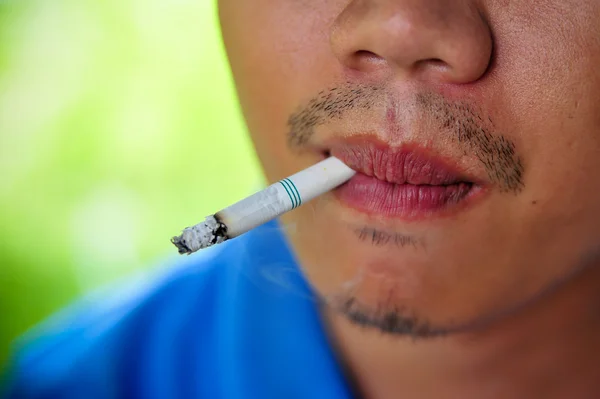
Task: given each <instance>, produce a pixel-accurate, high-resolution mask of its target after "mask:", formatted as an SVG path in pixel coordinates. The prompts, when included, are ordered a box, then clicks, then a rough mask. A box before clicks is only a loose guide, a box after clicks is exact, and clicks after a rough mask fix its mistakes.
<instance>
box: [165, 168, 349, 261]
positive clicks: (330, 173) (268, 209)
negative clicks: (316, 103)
mask: <svg viewBox="0 0 600 399" xmlns="http://www.w3.org/2000/svg"><path fill="white" fill-rule="evenodd" d="M355 173H356V172H355V171H354V170H352V169H350V168H349V167H348V166H346V165H345V164H344V163H343V162H342V161H340V160H339V159H337V158H335V157H329V158H327V159H325V160H323V161H321V162H319V163H317V164H315V165H312V166H310V167H308V168H306V169H304V170H302V171H300V172H298V173H296V174H293V175H291V176H290V177H287V178H285V179H283V180H280V181H278V182H277V183H274V184H271V185H270V186H269V187H267V188H265V189H264V190H262V191H259V192H257V193H255V194H252V195H251V196H249V197H247V198H245V199H243V200H241V201H239V202H236V203H235V204H233V205H231V206H229V207H227V208H225V209H223V210H221V211H219V212H217V213H215V214H214V215H211V216H208V217H206V219H205V220H204V221H203V222H200V223H198V224H197V225H195V226H192V227H187V228H186V229H184V230H183V232H182V234H181V235H179V236H176V237H173V238H172V239H171V242H172V243H173V244H174V245H175V246H176V247H177V249H178V250H179V253H180V254H188V255H189V254H191V253H194V252H196V251H198V250H200V249H203V248H208V247H210V246H212V245H215V244H220V243H222V242H223V241H226V240H228V239H231V238H234V237H237V236H239V235H241V234H244V233H246V232H248V231H250V230H252V229H253V228H255V227H258V226H260V225H262V224H264V223H266V222H268V221H270V220H272V219H275V218H276V217H278V216H280V215H282V214H284V213H286V212H288V211H291V210H292V209H296V208H298V207H299V206H301V205H303V204H305V203H307V202H308V201H310V200H312V199H313V198H315V197H318V196H319V195H322V194H324V193H326V192H328V191H330V190H333V189H334V188H336V187H338V186H339V185H341V184H343V183H344V182H346V181H348V180H349V179H350V178H351V177H352V176H354V174H355Z"/></svg>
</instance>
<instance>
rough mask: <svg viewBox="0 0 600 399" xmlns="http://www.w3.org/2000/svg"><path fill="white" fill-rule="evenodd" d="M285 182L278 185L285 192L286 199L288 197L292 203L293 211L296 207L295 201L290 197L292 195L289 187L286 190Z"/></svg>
mask: <svg viewBox="0 0 600 399" xmlns="http://www.w3.org/2000/svg"><path fill="white" fill-rule="evenodd" d="M286 183H287V182H284V181H283V180H280V181H279V184H281V185H282V186H283V188H284V189H285V192H286V193H287V195H288V197H290V201H291V202H292V209H294V208H295V207H296V201H295V200H294V197H292V194H291V192H290V190H291V187H290V188H289V189H288V186H287V184H286Z"/></svg>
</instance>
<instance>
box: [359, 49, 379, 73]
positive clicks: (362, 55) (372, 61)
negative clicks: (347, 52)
mask: <svg viewBox="0 0 600 399" xmlns="http://www.w3.org/2000/svg"><path fill="white" fill-rule="evenodd" d="M382 63H385V59H383V57H380V56H379V55H377V54H375V53H373V52H372V51H368V50H358V51H356V52H355V53H354V54H353V55H352V66H353V67H355V68H356V69H361V68H364V67H367V66H368V65H371V66H374V65H380V64H382Z"/></svg>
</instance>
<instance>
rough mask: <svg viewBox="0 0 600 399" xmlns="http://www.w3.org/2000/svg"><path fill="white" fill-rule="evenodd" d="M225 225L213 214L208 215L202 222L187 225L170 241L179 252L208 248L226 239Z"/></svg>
mask: <svg viewBox="0 0 600 399" xmlns="http://www.w3.org/2000/svg"><path fill="white" fill-rule="evenodd" d="M227 238H228V237H227V226H225V224H223V223H221V222H220V221H219V220H218V219H217V218H216V217H215V216H208V217H206V219H205V220H204V222H200V223H198V224H197V225H195V226H192V227H187V228H186V229H184V230H183V233H182V234H181V235H180V236H177V237H173V238H172V239H171V242H172V243H173V244H174V245H175V246H176V247H177V249H178V250H179V253H180V254H188V255H189V254H191V253H193V252H196V251H198V250H199V249H203V248H208V247H210V246H212V245H215V244H220V243H222V242H223V241H225V240H227Z"/></svg>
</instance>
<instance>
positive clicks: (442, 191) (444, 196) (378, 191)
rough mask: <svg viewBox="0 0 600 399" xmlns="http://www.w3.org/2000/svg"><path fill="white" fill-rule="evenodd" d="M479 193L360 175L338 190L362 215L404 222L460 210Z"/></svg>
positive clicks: (467, 187)
mask: <svg viewBox="0 0 600 399" xmlns="http://www.w3.org/2000/svg"><path fill="white" fill-rule="evenodd" d="M478 191H480V188H479V187H478V186H476V185H474V184H471V183H457V184H451V185H447V186H430V185H413V184H394V183H389V182H386V181H383V180H379V179H377V178H374V177H371V176H367V175H364V174H361V173H358V174H356V175H355V176H354V177H353V178H352V179H350V180H349V181H348V182H347V183H345V184H344V185H342V186H340V187H339V188H337V189H336V190H335V193H336V195H337V197H338V198H339V199H340V200H341V201H342V202H343V203H345V204H346V205H348V206H349V207H351V208H355V209H357V210H359V211H361V212H364V213H368V214H374V215H381V216H386V217H393V218H401V219H419V218H423V217H428V216H433V215H438V214H439V215H441V214H444V213H447V212H448V211H452V210H459V209H462V208H463V207H462V206H460V205H464V204H466V203H467V202H470V201H467V200H468V199H470V198H471V197H473V195H474V194H476V193H477V192H478Z"/></svg>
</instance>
